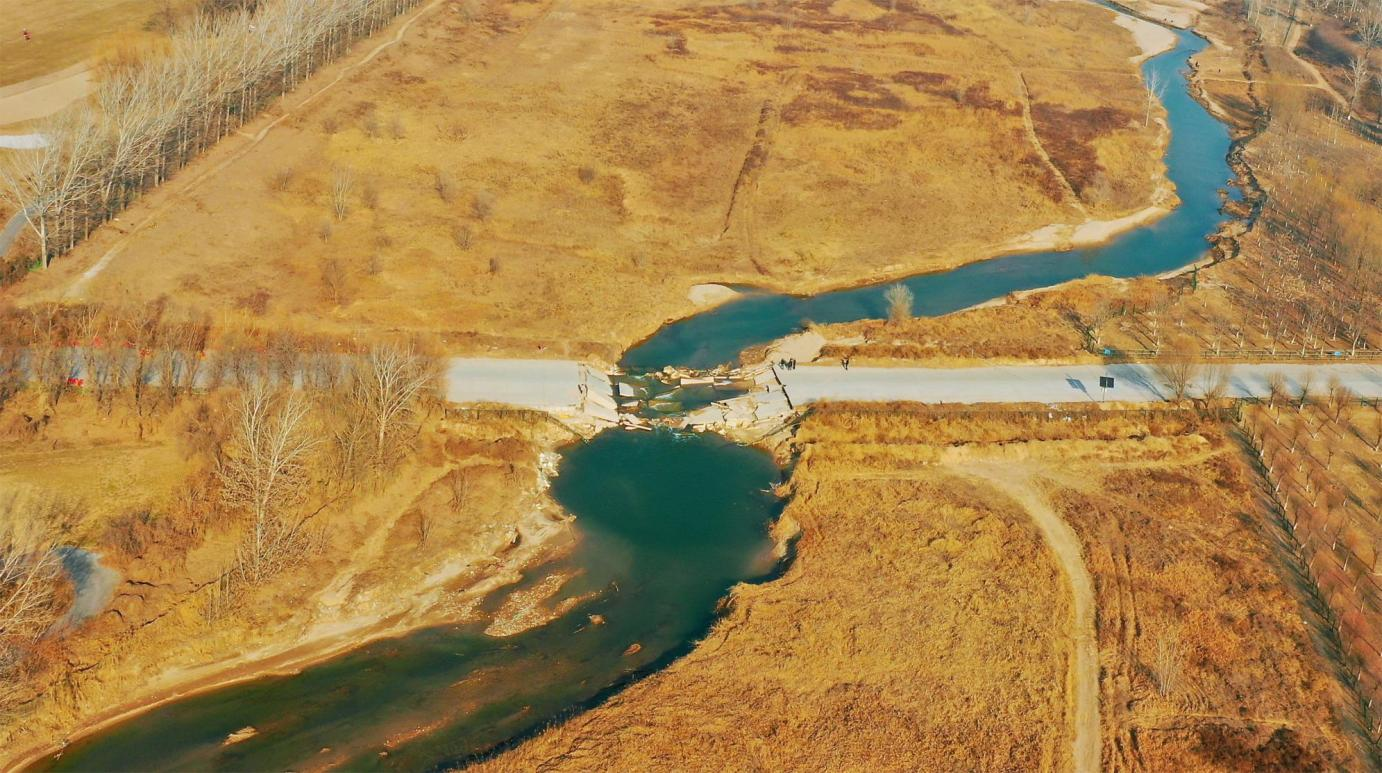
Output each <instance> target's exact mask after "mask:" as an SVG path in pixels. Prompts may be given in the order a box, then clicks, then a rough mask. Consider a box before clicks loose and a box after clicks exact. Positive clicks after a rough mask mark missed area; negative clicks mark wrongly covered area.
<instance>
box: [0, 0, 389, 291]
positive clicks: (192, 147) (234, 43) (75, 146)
mask: <svg viewBox="0 0 1382 773" xmlns="http://www.w3.org/2000/svg"><path fill="white" fill-rule="evenodd" d="M415 3H416V0H268V1H267V2H262V3H258V4H255V5H254V7H253V8H252V9H251V8H246V7H242V8H239V9H237V10H233V11H229V12H224V13H218V14H215V15H205V16H201V17H198V18H197V19H195V20H194V21H192V22H191V23H189V24H187V25H185V26H183V27H182V28H180V29H179V30H178V31H177V32H175V33H174V34H173V36H172V39H171V42H170V44H169V47H168V50H167V53H166V54H163V55H158V56H152V57H149V58H146V59H143V60H140V61H137V62H134V63H132V64H127V65H125V66H121V67H116V68H112V69H111V70H110V72H108V73H107V74H106V76H105V77H104V78H103V79H102V80H101V81H100V83H99V84H98V85H97V87H96V92H95V96H94V98H93V99H92V100H91V101H90V102H89V103H86V104H83V105H81V106H79V107H77V108H75V109H71V110H68V111H65V112H63V113H61V114H60V115H59V116H58V117H56V118H54V119H53V120H51V121H49V122H48V123H47V124H45V125H44V126H42V127H41V128H40V129H39V131H40V132H41V133H42V134H43V135H44V136H45V137H46V138H47V144H46V145H44V146H43V147H41V148H38V149H35V150H32V151H25V152H17V153H12V154H9V155H8V157H7V162H6V163H5V164H3V165H0V194H3V196H4V198H5V199H6V200H7V201H8V202H9V203H10V205H11V206H12V208H13V210H14V211H15V212H18V213H21V216H22V217H23V218H24V220H25V222H26V223H27V225H28V228H29V231H30V232H32V234H33V236H34V238H35V239H36V241H37V243H38V251H39V257H40V258H41V260H42V262H43V264H44V265H45V266H46V265H47V264H48V263H49V261H51V259H52V258H53V257H54V256H56V255H60V254H62V253H64V252H66V251H67V250H70V249H71V248H72V247H73V245H75V244H76V243H77V242H78V241H79V240H80V239H82V238H83V237H85V236H86V235H87V234H88V233H89V232H90V231H91V229H92V228H94V227H95V226H96V225H97V224H99V223H100V222H102V221H104V220H107V219H109V218H110V217H112V216H114V215H115V213H117V212H119V211H120V210H121V209H123V208H124V207H125V206H127V205H128V204H129V203H130V201H131V200H133V199H134V197H136V196H137V195H138V194H139V193H140V192H141V191H143V190H145V189H147V188H149V187H151V186H155V185H158V184H159V183H161V182H162V181H163V180H164V179H166V178H167V177H168V176H169V175H171V174H172V173H173V172H175V171H177V169H179V168H180V167H182V166H183V165H184V164H186V163H187V162H188V161H189V160H190V159H192V158H193V157H195V156H196V155H197V154H199V153H201V152H202V151H204V150H205V149H206V148H207V147H209V146H210V145H211V144H213V143H215V142H216V141H217V140H219V139H221V138H222V137H224V136H225V135H226V134H228V133H230V132H232V131H234V130H236V129H237V128H238V127H239V126H241V125H242V124H243V123H244V122H245V121H247V120H249V119H250V118H252V117H253V116H254V115H255V114H257V113H258V112H259V111H260V110H261V109H262V108H263V107H264V106H265V105H267V104H268V103H269V102H270V101H271V100H273V99H274V98H276V97H277V96H279V95H281V94H283V93H285V92H287V91H289V90H290V89H292V88H294V87H295V86H296V85H297V84H298V83H300V82H301V81H302V80H303V79H305V78H306V77H308V76H310V75H311V74H312V73H313V72H314V71H315V70H316V69H318V68H319V67H320V66H322V64H324V63H326V62H329V61H331V60H332V59H334V58H336V57H339V56H340V55H341V54H343V53H344V52H345V51H346V50H347V48H348V47H349V45H350V44H351V43H352V42H354V41H355V40H357V39H359V38H361V37H365V36H368V35H371V34H373V33H374V32H376V31H377V30H378V29H379V28H380V27H382V26H383V25H384V24H386V23H387V22H388V21H389V20H391V19H392V18H393V17H395V16H397V15H398V14H400V13H402V12H403V11H405V10H407V9H408V8H410V7H412V6H413V5H414V4H415Z"/></svg>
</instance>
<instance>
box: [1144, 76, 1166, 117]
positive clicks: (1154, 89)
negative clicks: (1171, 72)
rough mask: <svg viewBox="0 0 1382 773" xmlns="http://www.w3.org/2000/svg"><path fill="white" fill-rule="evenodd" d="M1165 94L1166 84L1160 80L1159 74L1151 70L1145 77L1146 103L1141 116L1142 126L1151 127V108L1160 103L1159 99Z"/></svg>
mask: <svg viewBox="0 0 1382 773" xmlns="http://www.w3.org/2000/svg"><path fill="white" fill-rule="evenodd" d="M1165 92H1166V84H1165V83H1164V82H1163V81H1162V79H1161V73H1159V72H1157V71H1156V70H1152V71H1151V73H1149V74H1148V76H1147V101H1146V105H1145V107H1144V113H1143V116H1142V125H1143V126H1144V127H1145V126H1151V125H1152V108H1154V107H1155V106H1156V105H1158V104H1160V103H1161V97H1162V95H1163V94H1165Z"/></svg>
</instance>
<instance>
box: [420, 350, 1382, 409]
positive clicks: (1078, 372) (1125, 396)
mask: <svg viewBox="0 0 1382 773" xmlns="http://www.w3.org/2000/svg"><path fill="white" fill-rule="evenodd" d="M1211 372H1212V371H1211V369H1205V371H1204V374H1203V375H1202V376H1201V378H1200V380H1199V385H1198V388H1196V389H1193V390H1192V391H1191V394H1192V395H1199V394H1201V393H1202V390H1203V388H1204V383H1203V382H1204V381H1205V380H1206V378H1207V377H1208V375H1209V374H1210V373H1211ZM1274 373H1280V374H1281V375H1282V376H1283V377H1284V378H1285V380H1286V387H1287V389H1288V390H1290V391H1291V393H1293V394H1296V393H1299V391H1300V388H1301V386H1302V385H1304V384H1306V383H1307V382H1308V383H1309V384H1310V389H1311V391H1312V392H1314V393H1316V394H1321V395H1322V394H1324V392H1325V390H1326V389H1327V387H1328V384H1329V383H1330V381H1331V380H1332V379H1335V378H1337V379H1338V380H1339V382H1340V383H1342V384H1343V385H1344V386H1347V387H1348V388H1349V389H1351V390H1353V392H1354V393H1355V394H1357V395H1358V396H1360V397H1366V398H1368V399H1376V398H1382V365H1372V364H1360V363H1320V364H1311V365H1302V364H1275V363H1253V364H1241V365H1234V366H1231V367H1230V368H1229V371H1228V389H1227V396H1229V397H1265V396H1267V395H1268V394H1269V392H1270V387H1269V381H1270V379H1271V377H1272V374H1274ZM777 376H778V378H779V379H781V381H782V384H783V386H784V387H785V390H786V393H787V396H788V397H790V398H791V401H792V404H794V405H804V404H806V403H811V402H817V401H821V400H863V401H891V400H905V401H912V402H924V403H942V402H943V403H968V404H977V403H1030V402H1038V403H1070V402H1085V401H1087V402H1097V401H1100V400H1109V401H1114V400H1117V401H1122V402H1162V401H1164V400H1166V399H1168V397H1169V396H1170V389H1169V388H1168V387H1167V386H1166V383H1165V380H1164V379H1163V378H1161V377H1160V376H1159V375H1158V374H1157V372H1156V369H1155V368H1154V367H1153V366H1151V365H1139V364H1131V363H1129V364H1119V365H1011V366H995V367H982V368H866V367H851V368H850V369H849V370H845V369H843V368H841V367H839V366H838V365H833V366H826V365H803V366H801V367H799V368H797V369H796V370H781V369H779V370H778V371H777ZM1100 376H1112V377H1113V379H1114V387H1113V388H1112V389H1109V390H1108V391H1107V392H1106V393H1105V392H1104V391H1102V390H1101V389H1100V388H1099V377H1100ZM583 387H584V388H583ZM445 391H446V398H447V399H448V400H450V401H451V402H454V403H475V402H489V403H505V404H508V405H516V406H521V407H526V408H539V409H544V410H577V411H581V410H584V411H586V412H589V411H591V410H592V409H594V408H595V407H596V406H594V405H592V403H594V402H596V401H598V403H599V406H598V408H599V409H601V411H600V412H601V413H606V412H611V411H612V410H613V403H612V400H610V399H609V396H610V395H611V390H610V386H609V382H608V380H607V379H606V378H605V376H604V374H602V373H600V372H598V371H596V370H594V369H592V368H589V367H587V366H586V365H584V364H582V363H580V362H577V361H574V360H504V359H466V358H456V359H452V360H450V361H449V362H448V365H447V370H446V384H445Z"/></svg>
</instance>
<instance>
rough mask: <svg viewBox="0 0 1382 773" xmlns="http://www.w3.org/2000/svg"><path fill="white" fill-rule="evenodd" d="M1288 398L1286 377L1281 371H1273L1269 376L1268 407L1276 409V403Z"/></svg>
mask: <svg viewBox="0 0 1382 773" xmlns="http://www.w3.org/2000/svg"><path fill="white" fill-rule="evenodd" d="M1285 397H1286V377H1285V376H1284V375H1282V374H1281V371H1273V372H1271V373H1269V374H1268V375H1267V406H1268V407H1270V408H1275V407H1276V401H1277V400H1280V399H1283V398H1285Z"/></svg>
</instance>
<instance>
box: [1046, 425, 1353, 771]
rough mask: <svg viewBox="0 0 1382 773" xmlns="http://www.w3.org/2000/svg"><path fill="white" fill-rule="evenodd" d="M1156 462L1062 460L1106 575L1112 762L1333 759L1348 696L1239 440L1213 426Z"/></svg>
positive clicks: (1069, 499) (1346, 748)
mask: <svg viewBox="0 0 1382 773" xmlns="http://www.w3.org/2000/svg"><path fill="white" fill-rule="evenodd" d="M1193 433H1194V434H1195V435H1196V436H1198V437H1199V439H1200V441H1201V442H1200V443H1199V444H1198V445H1199V449H1198V450H1197V451H1195V452H1194V453H1192V454H1187V455H1183V456H1180V457H1172V458H1169V459H1163V460H1160V461H1156V462H1151V463H1147V462H1143V461H1133V462H1131V463H1129V462H1124V461H1120V460H1116V459H1111V460H1108V461H1106V462H1104V463H1102V464H1094V465H1087V464H1077V465H1075V466H1073V467H1071V466H1069V465H1064V466H1062V467H1060V468H1058V469H1057V468H1052V472H1051V473H1050V476H1051V477H1050V482H1049V489H1050V490H1049V496H1050V498H1051V501H1052V502H1053V504H1055V505H1056V507H1057V508H1058V509H1059V510H1060V511H1061V513H1062V515H1063V516H1064V517H1065V518H1066V520H1067V521H1068V522H1069V523H1070V524H1071V525H1072V526H1073V527H1075V529H1076V530H1077V531H1078V532H1079V534H1080V536H1081V538H1082V540H1083V541H1084V542H1085V544H1086V555H1087V562H1088V566H1089V568H1090V571H1091V572H1092V573H1093V574H1094V576H1095V578H1096V580H1097V586H1098V594H1099V601H1098V604H1099V609H1100V618H1099V626H1098V634H1099V644H1100V649H1101V660H1102V662H1103V663H1104V665H1105V676H1104V679H1103V684H1102V696H1103V699H1102V701H1101V709H1102V711H1103V715H1104V725H1105V738H1104V745H1105V748H1104V761H1105V765H1106V766H1108V767H1110V768H1111V769H1141V768H1145V769H1150V770H1169V769H1198V770H1206V769H1209V770H1237V769H1244V766H1246V768H1248V769H1264V768H1273V769H1281V768H1289V769H1293V770H1330V769H1335V768H1337V767H1340V766H1343V767H1347V766H1349V765H1351V764H1352V763H1353V762H1354V758H1353V755H1352V750H1351V748H1350V745H1349V742H1348V740H1347V738H1346V736H1345V735H1344V734H1343V733H1342V731H1341V729H1340V728H1341V718H1340V717H1341V713H1340V712H1341V709H1340V707H1341V706H1342V705H1343V704H1342V695H1341V693H1340V690H1339V686H1338V683H1337V682H1336V681H1335V680H1334V679H1333V678H1332V676H1331V672H1330V670H1329V668H1328V666H1327V665H1326V664H1325V662H1324V660H1323V658H1322V657H1321V656H1320V655H1319V654H1318V653H1317V652H1316V651H1315V649H1314V646H1313V644H1312V642H1311V638H1310V634H1309V632H1308V631H1307V629H1306V626H1305V623H1304V622H1303V621H1302V619H1301V607H1300V602H1299V601H1298V600H1297V599H1296V598H1295V596H1294V595H1293V593H1292V592H1291V590H1290V588H1289V586H1288V585H1287V583H1286V575H1285V573H1284V572H1283V571H1282V570H1281V569H1280V567H1278V566H1277V565H1276V564H1275V563H1274V560H1273V558H1272V555H1271V553H1270V550H1269V547H1268V541H1267V539H1266V538H1265V537H1264V529H1265V518H1266V517H1267V516H1266V514H1265V513H1263V512H1261V509H1260V506H1259V503H1258V502H1257V501H1256V499H1255V497H1254V492H1253V486H1252V473H1251V472H1250V471H1249V470H1248V469H1247V467H1246V465H1245V464H1244V461H1243V459H1242V458H1241V456H1240V454H1239V453H1238V449H1237V447H1236V445H1235V444H1233V443H1232V442H1231V441H1230V440H1229V439H1228V438H1226V437H1225V435H1224V433H1223V431H1222V430H1221V429H1220V428H1218V427H1217V426H1214V425H1212V424H1206V425H1203V426H1201V427H1199V428H1196V429H1195V430H1193Z"/></svg>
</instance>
